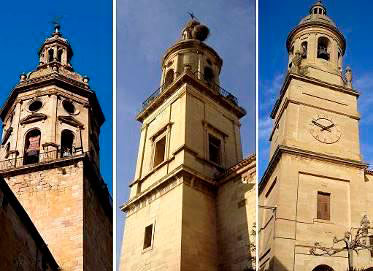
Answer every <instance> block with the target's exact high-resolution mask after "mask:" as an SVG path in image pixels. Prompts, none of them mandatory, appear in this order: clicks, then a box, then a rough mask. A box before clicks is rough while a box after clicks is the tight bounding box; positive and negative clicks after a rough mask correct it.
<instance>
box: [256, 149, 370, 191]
mask: <svg viewBox="0 0 373 271" xmlns="http://www.w3.org/2000/svg"><path fill="white" fill-rule="evenodd" d="M283 153H286V154H290V155H295V156H302V157H305V158H308V159H316V160H320V161H325V162H332V163H337V164H342V165H346V166H350V167H357V168H361V169H364V170H366V168H367V167H368V165H367V164H366V163H364V162H362V161H357V160H350V159H344V158H339V157H337V156H331V155H327V154H322V153H317V152H311V151H307V150H302V149H298V148H294V147H289V146H284V145H279V146H277V148H276V151H275V152H274V154H273V155H272V158H271V160H270V161H269V163H268V166H267V169H266V171H265V172H264V174H263V177H262V179H261V180H260V182H259V193H261V192H262V191H263V189H264V187H265V186H266V183H267V181H268V180H269V177H270V176H271V174H272V172H273V170H274V169H275V167H276V165H277V163H278V161H279V160H280V158H281V156H282V154H283Z"/></svg>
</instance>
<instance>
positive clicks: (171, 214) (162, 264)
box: [120, 18, 255, 271]
mask: <svg viewBox="0 0 373 271" xmlns="http://www.w3.org/2000/svg"><path fill="white" fill-rule="evenodd" d="M208 33H209V29H208V28H207V27H206V26H204V25H202V24H201V23H200V22H198V21H196V20H194V19H193V18H192V20H190V21H189V22H188V23H187V24H186V26H185V27H184V28H183V30H182V32H181V38H180V40H179V41H177V42H176V43H175V44H174V45H173V46H172V47H171V48H169V49H168V50H167V51H166V53H165V55H164V57H163V58H162V61H161V63H162V64H161V65H162V76H161V87H160V88H159V89H158V90H157V91H156V92H154V93H153V94H152V95H151V96H150V97H149V98H148V99H146V101H145V102H144V103H143V107H142V109H141V111H140V112H139V113H138V115H137V120H138V121H140V122H141V123H142V127H141V136H140V142H139V152H138V158H137V165H136V173H135V177H134V180H133V181H132V182H131V184H130V196H129V200H128V202H126V203H125V204H124V205H123V206H122V207H121V209H122V211H124V212H126V221H125V227H124V237H123V246H122V253H121V263H120V270H124V271H127V270H223V269H224V270H228V269H229V270H244V269H245V268H247V267H248V265H250V267H252V263H251V260H252V255H251V251H250V249H249V247H250V242H253V243H255V241H253V240H249V231H250V232H251V229H252V226H253V223H254V220H255V204H254V201H255V184H254V183H255V181H252V180H253V179H255V155H251V156H250V157H248V158H247V159H244V160H243V159H242V148H241V139H240V118H242V117H243V116H244V115H245V114H246V112H245V110H244V109H243V108H242V107H240V106H239V105H238V100H237V98H236V97H235V96H233V95H232V94H231V93H229V92H228V91H226V90H224V89H223V88H221V87H220V86H219V83H220V82H219V81H220V80H219V74H220V71H221V67H222V63H223V61H222V59H221V58H220V57H219V55H218V54H217V53H216V52H215V50H213V49H212V48H211V47H209V46H208V45H206V43H204V41H205V39H206V38H207V36H208ZM248 195H250V196H252V199H253V201H252V202H251V201H250V205H249V204H248V203H246V202H247V201H246V197H248ZM248 214H249V215H248ZM248 216H249V217H250V218H248ZM237 240H238V241H237Z"/></svg>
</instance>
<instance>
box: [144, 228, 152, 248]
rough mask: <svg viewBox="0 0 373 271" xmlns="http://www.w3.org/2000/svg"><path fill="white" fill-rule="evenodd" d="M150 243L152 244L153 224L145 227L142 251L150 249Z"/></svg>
mask: <svg viewBox="0 0 373 271" xmlns="http://www.w3.org/2000/svg"><path fill="white" fill-rule="evenodd" d="M152 242H153V224H150V225H149V226H146V228H145V236H144V247H143V249H146V248H148V247H151V246H152Z"/></svg>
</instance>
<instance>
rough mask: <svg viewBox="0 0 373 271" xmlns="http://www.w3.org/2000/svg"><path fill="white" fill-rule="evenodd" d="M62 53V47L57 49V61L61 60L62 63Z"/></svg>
mask: <svg viewBox="0 0 373 271" xmlns="http://www.w3.org/2000/svg"><path fill="white" fill-rule="evenodd" d="M62 53H63V50H62V49H59V50H58V51H57V61H58V62H60V63H61V62H62Z"/></svg>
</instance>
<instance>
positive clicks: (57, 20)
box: [51, 16, 62, 33]
mask: <svg viewBox="0 0 373 271" xmlns="http://www.w3.org/2000/svg"><path fill="white" fill-rule="evenodd" d="M61 19H62V16H56V17H54V19H53V21H52V22H51V23H52V24H53V25H54V32H55V33H58V32H59V31H60V28H61V23H60V22H61Z"/></svg>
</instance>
